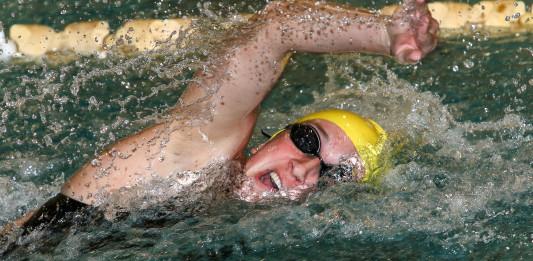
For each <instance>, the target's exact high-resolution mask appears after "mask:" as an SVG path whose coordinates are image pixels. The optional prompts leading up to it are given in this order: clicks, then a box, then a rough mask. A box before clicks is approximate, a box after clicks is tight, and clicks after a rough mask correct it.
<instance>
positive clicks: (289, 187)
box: [239, 120, 356, 201]
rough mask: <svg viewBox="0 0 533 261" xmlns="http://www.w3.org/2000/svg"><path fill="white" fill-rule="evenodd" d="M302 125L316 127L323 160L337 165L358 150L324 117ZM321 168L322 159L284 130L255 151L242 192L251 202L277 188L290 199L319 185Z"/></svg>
mask: <svg viewBox="0 0 533 261" xmlns="http://www.w3.org/2000/svg"><path fill="white" fill-rule="evenodd" d="M303 124H308V125H310V126H312V127H314V129H315V130H316V132H317V133H318V135H319V137H320V156H321V157H322V160H323V161H324V163H326V164H328V165H337V164H339V161H340V159H341V158H342V157H343V156H346V155H354V154H355V153H356V150H355V148H354V146H353V144H352V142H351V141H350V140H349V139H348V137H347V136H346V135H345V134H344V132H343V131H342V130H341V129H340V128H339V127H337V126H336V125H335V124H332V123H330V122H328V121H324V120H312V121H308V122H304V123H303ZM320 167H321V164H320V159H319V158H318V157H317V156H314V155H310V154H306V153H304V152H302V151H301V150H300V149H298V147H297V146H296V145H295V144H294V142H293V141H292V140H291V138H290V130H284V131H283V132H281V133H279V134H278V135H276V137H274V138H273V139H271V140H269V141H268V142H267V143H265V144H263V145H261V146H259V148H257V149H253V150H252V156H251V157H250V159H248V161H247V162H246V165H245V169H244V171H245V175H246V176H247V177H248V180H247V184H246V185H244V186H243V188H242V189H241V191H239V194H245V195H244V197H243V198H244V199H247V200H251V201H253V200H254V199H255V200H256V199H257V198H261V195H268V194H274V193H269V192H278V191H279V192H280V193H284V194H285V195H286V196H288V197H290V198H298V197H299V196H300V195H302V193H304V192H305V191H308V190H309V189H312V188H314V187H315V186H316V185H317V183H318V178H319V176H320ZM250 195H255V196H250Z"/></svg>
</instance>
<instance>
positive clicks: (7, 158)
mask: <svg viewBox="0 0 533 261" xmlns="http://www.w3.org/2000/svg"><path fill="white" fill-rule="evenodd" d="M109 2H110V3H111V4H110V3H107V1H105V0H102V1H94V3H93V2H91V3H88V4H75V3H76V2H73V3H71V2H70V1H60V2H57V3H56V2H53V3H52V2H51V1H18V3H17V2H2V3H0V20H2V21H3V23H4V25H5V26H9V25H11V24H13V23H29V22H38V23H44V24H48V25H50V26H53V27H55V28H62V26H64V25H65V24H68V23H70V22H75V21H81V20H89V19H105V20H108V21H110V24H111V25H112V27H113V26H114V28H116V27H117V26H118V25H120V24H122V23H123V22H124V21H125V20H126V19H128V18H143V17H156V18H166V17H172V16H178V15H200V16H202V17H203V18H202V19H200V21H199V22H198V23H197V24H196V25H195V26H196V27H197V29H198V31H199V32H200V34H198V35H197V36H195V37H193V39H189V41H190V44H189V45H188V46H190V47H188V48H184V49H180V50H174V51H173V50H170V49H166V50H162V51H158V52H152V53H147V54H143V55H140V56H133V57H123V56H120V55H118V54H117V55H111V56H110V57H108V58H106V59H103V60H99V59H96V58H92V57H85V58H80V59H78V60H76V61H73V62H70V63H68V64H53V63H11V64H0V141H1V142H0V225H3V224H6V223H7V222H8V221H9V220H12V219H14V218H15V217H18V216H20V215H22V214H23V213H25V212H26V211H28V210H30V209H33V208H35V207H38V206H39V205H40V204H42V203H43V202H44V201H46V199H48V198H49V197H51V196H53V195H54V194H55V193H57V191H58V190H59V188H60V186H61V184H62V183H63V181H64V180H65V179H66V178H68V177H69V176H71V175H72V174H73V173H74V171H75V170H76V169H78V168H79V167H80V166H81V165H82V164H84V163H85V162H86V161H89V160H90V159H91V158H92V157H94V156H95V155H96V154H97V153H98V152H99V151H101V150H102V149H103V148H104V147H106V146H107V145H109V144H112V143H113V142H114V141H116V140H117V139H119V138H121V137H124V136H126V135H128V134H131V133H134V132H136V131H138V130H140V129H142V128H143V127H145V126H148V125H150V124H152V123H153V122H155V121H158V120H159V119H160V118H162V117H164V115H165V113H164V112H165V110H167V109H168V108H170V107H171V106H172V105H173V104H174V103H175V102H176V99H177V97H179V94H180V93H181V92H182V91H183V89H184V87H185V86H186V84H187V82H188V81H189V80H190V79H191V76H192V74H193V72H194V71H195V69H196V68H198V67H199V66H200V64H201V62H202V61H203V60H205V57H207V56H208V55H209V53H210V52H211V50H212V49H213V48H212V47H213V46H216V45H217V43H218V42H219V41H221V39H223V36H224V35H225V34H226V32H225V31H223V30H222V29H221V28H220V27H218V26H216V25H217V24H218V23H219V22H220V21H221V20H224V19H225V18H224V17H225V16H227V15H228V14H231V13H233V12H252V11H254V10H257V9H260V8H261V7H262V6H263V5H264V2H261V1H256V2H253V3H245V2H241V1H230V2H226V1H212V2H203V3H200V4H198V3H196V2H195V1H159V2H154V3H152V2H151V1H109ZM222 3H224V4H222ZM351 3H352V4H354V5H357V6H365V5H366V6H372V5H373V4H368V3H359V2H357V1H353V2H351ZM382 4H383V3H378V4H376V5H375V6H378V7H379V6H381V5H382ZM528 4H529V5H531V3H528ZM59 14H61V15H59ZM36 19H37V20H36ZM207 35H209V37H207ZM532 42H533V34H522V35H512V36H505V37H493V36H491V35H490V34H488V33H485V32H476V33H474V34H472V35H470V36H457V37H453V38H447V39H443V41H441V43H440V45H439V47H438V48H437V50H436V51H435V52H434V53H432V54H430V55H429V56H428V57H427V58H426V59H425V60H424V61H423V62H422V63H420V64H417V65H410V66H402V65H398V64H396V63H395V62H394V61H392V60H391V59H389V58H384V57H379V56H371V55H360V54H346V55H311V54H298V55H295V56H294V57H293V58H292V59H291V61H290V63H289V65H288V67H287V69H286V71H285V73H284V74H283V76H282V78H281V79H280V81H279V83H278V84H277V85H278V86H277V87H276V89H275V90H274V91H273V92H272V93H271V95H270V96H269V98H268V99H267V100H266V101H265V102H264V103H263V107H262V114H261V117H260V119H259V122H258V124H257V129H256V130H255V132H254V136H253V138H252V141H251V144H250V147H253V146H256V145H258V144H260V143H261V142H263V141H264V138H263V137H262V136H261V134H260V131H259V128H264V129H265V130H267V131H270V132H273V131H275V130H277V129H279V128H280V127H283V126H285V125H286V123H287V122H289V121H290V120H293V119H295V118H297V117H299V116H301V115H304V114H306V113H308V112H312V111H316V110H319V109H322V108H328V107H338V108H344V109H349V110H352V111H355V112H358V113H360V114H363V115H365V116H368V117H372V118H373V119H374V120H376V121H377V122H379V123H380V124H381V125H382V126H383V127H384V128H385V129H386V130H388V132H389V134H390V136H391V142H390V144H389V145H388V151H389V154H390V155H391V164H390V165H391V167H390V169H389V170H388V171H387V172H386V173H385V175H384V176H383V179H382V181H381V182H380V184H352V183H349V184H348V183H347V184H338V185H335V186H330V187H325V188H321V189H320V190H319V191H317V192H315V193H313V194H311V195H310V196H308V197H307V198H305V199H303V200H301V201H298V202H287V201H279V202H271V203H262V204H249V203H245V202H241V201H238V200H236V199H233V198H232V197H222V199H216V201H215V203H213V202H211V201H210V200H211V199H212V198H213V196H212V195H210V196H208V197H197V198H195V200H197V202H192V203H191V202H188V203H189V204H176V203H175V202H174V203H168V204H160V205H156V206H153V207H145V208H142V209H138V210H133V211H132V212H131V213H130V214H129V215H128V216H124V217H122V218H120V219H118V220H117V221H115V222H109V221H106V220H105V219H102V218H101V217H94V216H91V215H88V216H85V214H86V213H81V214H80V215H81V216H82V217H81V219H82V220H83V222H80V224H76V225H74V226H73V227H72V228H71V229H70V230H67V231H64V232H58V233H51V232H36V233H32V234H30V235H28V236H26V237H23V238H19V239H18V241H17V245H18V246H17V247H15V248H11V249H10V250H9V252H6V253H5V255H4V256H2V255H0V256H2V258H5V259H12V260H18V259H21V258H29V259H38V260H39V259H80V258H81V259H90V258H96V259H112V258H121V259H143V260H144V259H148V258H150V259H223V258H228V259H239V260H240V259H247V260H249V259H252V260H254V259H267V260H278V259H283V260H285V259H298V260H320V259H333V258H341V259H387V258H398V259H428V258H429V259H498V260H499V259H506V260H531V258H532V257H533V218H532V216H533V207H532V205H533V204H532V203H533V202H532V201H533V185H532V184H533V157H532V156H531V155H533V142H532V134H533V126H532V122H533V121H532V120H533V106H532V100H533V46H532V45H531V43H532ZM286 97H293V98H292V99H291V100H292V101H291V102H290V103H288V102H287V99H286ZM231 173H233V174H234V170H233V168H232V167H231V166H228V167H227V168H222V169H221V168H215V167H213V168H211V169H208V170H206V173H201V174H209V175H211V176H214V177H224V175H229V174H231ZM150 189H151V190H154V191H160V189H161V187H158V186H157V185H154V187H153V188H150ZM215 189H222V188H215ZM215 192H217V191H216V190H215ZM206 193H207V192H206ZM148 201H149V200H148ZM2 250H3V249H2V248H0V251H2Z"/></svg>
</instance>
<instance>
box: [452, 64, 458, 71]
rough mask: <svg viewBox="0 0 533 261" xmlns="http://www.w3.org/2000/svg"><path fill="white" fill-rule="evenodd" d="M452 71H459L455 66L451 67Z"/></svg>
mask: <svg viewBox="0 0 533 261" xmlns="http://www.w3.org/2000/svg"><path fill="white" fill-rule="evenodd" d="M452 71H454V72H458V71H459V66H458V65H457V64H455V65H454V66H453V67H452Z"/></svg>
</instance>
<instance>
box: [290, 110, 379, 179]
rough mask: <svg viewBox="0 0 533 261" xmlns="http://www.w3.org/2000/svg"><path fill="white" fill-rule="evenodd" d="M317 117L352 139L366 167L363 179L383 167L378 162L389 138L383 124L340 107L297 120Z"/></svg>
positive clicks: (308, 119) (315, 118) (302, 120)
mask: <svg viewBox="0 0 533 261" xmlns="http://www.w3.org/2000/svg"><path fill="white" fill-rule="evenodd" d="M317 119H319V120H325V121H329V122H331V123H333V124H335V125H337V126H338V127H339V128H341V129H342V130H343V131H344V133H345V134H346V136H348V138H349V139H350V140H351V141H352V143H353V145H354V146H355V148H356V150H357V152H358V153H359V156H360V157H361V160H362V161H363V165H364V167H365V175H364V177H363V181H367V180H369V178H370V177H372V176H374V175H376V174H377V173H378V172H379V169H380V167H381V166H380V165H379V162H378V161H379V156H380V154H381V151H382V149H383V144H384V143H385V141H386V140H387V133H386V132H385V131H384V130H383V128H381V126H379V125H378V124H377V123H376V122H374V121H373V120H370V119H367V118H364V117H362V116H360V115H358V114H356V113H353V112H350V111H345V110H339V109H329V110H324V111H320V112H315V113H311V114H309V115H306V116H304V117H302V118H300V119H298V120H296V122H297V123H301V122H304V121H310V120H317Z"/></svg>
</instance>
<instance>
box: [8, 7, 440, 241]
mask: <svg viewBox="0 0 533 261" xmlns="http://www.w3.org/2000/svg"><path fill="white" fill-rule="evenodd" d="M252 21H253V22H252V24H251V25H248V26H247V27H246V28H243V30H242V32H240V36H239V37H238V38H237V39H233V40H231V41H228V42H227V44H226V46H224V47H223V48H221V51H220V52H218V53H216V54H214V55H213V56H212V57H211V58H210V59H209V60H208V62H207V63H206V64H205V66H204V67H203V68H202V70H200V71H198V72H197V73H196V75H195V78H194V81H192V82H191V83H190V84H189V86H188V87H187V89H186V90H185V92H184V93H183V94H182V96H181V97H180V99H179V101H178V103H177V105H176V107H175V108H174V109H172V110H171V111H169V113H168V115H170V118H169V119H168V120H166V121H164V122H162V123H158V124H156V125H154V126H151V127H149V128H146V129H144V130H142V131H140V132H139V133H137V134H134V135H132V136H129V137H126V138H124V139H122V140H120V141H118V142H117V143H115V144H113V145H112V146H110V147H109V149H108V150H107V151H105V152H103V153H102V154H101V155H100V156H99V157H97V158H96V159H94V160H92V161H91V162H89V163H87V164H85V165H84V166H83V167H82V168H81V169H79V170H78V171H77V172H76V173H75V174H74V175H73V176H72V177H70V179H69V180H68V181H67V182H66V183H65V184H64V185H63V187H62V188H61V193H60V194H58V196H56V197H55V198H53V199H51V200H49V201H48V202H47V203H45V204H44V205H43V206H42V207H41V208H39V209H38V210H36V211H34V212H31V213H29V214H27V215H26V216H25V217H23V218H21V219H19V220H17V221H16V222H15V223H14V225H15V226H17V227H22V228H24V229H30V230H31V229H33V228H35V227H38V226H40V225H41V224H43V223H46V222H53V221H54V220H56V221H57V220H58V219H60V218H62V217H63V216H64V215H65V213H68V212H72V211H76V210H79V209H82V208H85V207H89V206H94V207H97V206H99V205H100V204H102V202H103V201H105V199H106V198H108V197H110V196H111V195H113V194H116V193H119V190H121V189H124V188H132V187H138V186H142V184H145V183H143V182H146V181H150V180H151V179H154V178H163V179H164V178H167V177H171V176H172V174H173V173H176V172H183V171H198V170H201V169H203V168H206V167H207V166H209V165H210V164H213V163H216V162H224V161H231V160H235V161H239V162H241V163H242V166H243V173H244V175H245V178H244V179H245V181H244V184H243V185H242V186H240V187H239V188H237V189H236V191H235V193H236V194H237V195H239V196H240V197H241V198H242V199H244V200H248V201H257V200H260V199H261V197H262V196H264V195H266V194H268V193H270V192H276V191H284V192H286V194H287V195H291V196H294V197H298V196H300V195H302V193H303V192H306V191H308V190H310V189H312V188H314V187H316V186H317V183H318V180H319V177H320V176H321V175H324V174H325V173H327V170H328V169H330V168H332V167H335V166H339V165H341V164H344V163H346V162H347V163H350V164H351V168H350V170H349V171H348V172H347V173H344V174H342V175H340V176H339V178H340V179H345V180H355V181H365V180H367V179H368V178H369V177H370V176H371V175H372V174H373V173H374V172H375V171H377V169H379V161H378V159H379V155H380V152H381V148H382V146H383V142H384V141H385V139H386V133H385V131H384V130H383V129H382V128H381V127H380V126H379V125H378V124H377V123H376V122H374V121H372V120H370V119H366V118H363V117H361V116H359V115H357V114H355V113H352V112H348V111H343V110H337V109H331V110H326V111H321V112H317V113H313V114H310V115H307V116H305V117H303V118H301V119H299V120H296V121H295V122H293V123H291V124H289V125H288V126H287V127H286V128H284V129H282V130H280V131H278V132H277V133H275V134H273V135H272V137H271V138H270V139H269V140H268V141H267V142H266V143H264V144H262V145H260V146H259V147H258V148H255V149H253V150H252V155H251V156H250V157H249V158H248V159H246V158H245V157H244V155H243V150H244V149H245V147H246V145H247V143H248V141H249V138H250V136H251V134H252V130H253V128H254V125H255V122H256V120H257V116H258V113H259V111H260V108H259V106H260V103H261V101H262V100H263V99H264V98H265V96H266V95H267V94H268V93H269V91H270V90H271V89H272V87H273V86H274V84H275V83H276V81H277V79H278V78H279V77H280V75H281V73H282V70H283V66H284V57H286V56H287V54H289V53H292V52H314V53H343V52H365V53H374V54H381V55H388V56H392V57H394V58H395V59H396V60H397V61H399V62H400V63H416V62H418V61H419V60H420V59H422V58H423V57H424V56H426V54H428V53H429V52H430V51H432V50H433V49H434V48H435V46H436V43H437V37H436V34H437V31H438V24H437V22H436V21H435V20H434V19H433V18H432V17H431V15H430V14H429V12H428V9H427V6H426V4H425V3H424V0H406V2H405V3H404V5H403V6H401V7H400V8H398V9H397V10H396V11H395V12H394V14H393V15H392V16H381V15H378V14H374V13H371V12H368V11H366V10H361V9H353V8H348V7H344V6H343V7H339V6H335V5H329V4H326V3H323V2H315V1H290V2H271V3H269V4H268V5H267V6H266V8H265V9H264V10H263V11H261V12H259V13H258V14H257V15H256V16H255V17H254V18H253V19H252ZM206 116H207V117H206ZM199 118H200V119H208V120H206V121H198V122H196V121H195V119H199Z"/></svg>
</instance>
